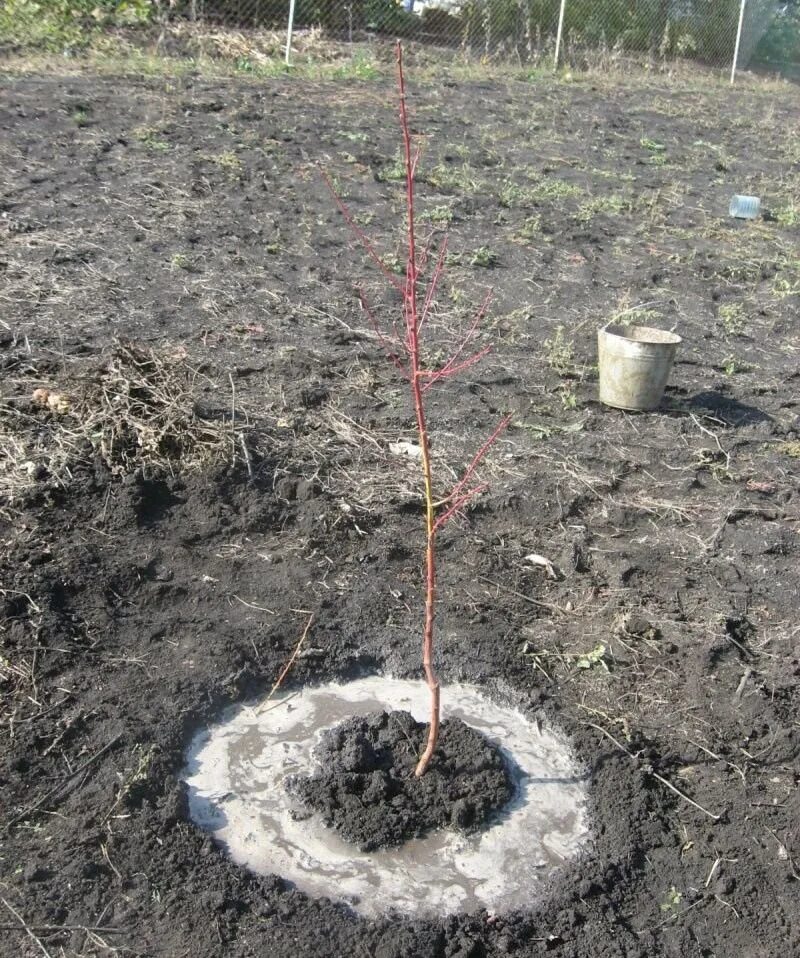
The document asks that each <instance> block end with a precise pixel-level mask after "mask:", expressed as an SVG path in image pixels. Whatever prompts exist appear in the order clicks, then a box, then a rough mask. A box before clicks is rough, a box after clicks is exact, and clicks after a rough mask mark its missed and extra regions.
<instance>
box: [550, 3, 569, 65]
mask: <svg viewBox="0 0 800 958" xmlns="http://www.w3.org/2000/svg"><path fill="white" fill-rule="evenodd" d="M566 6H567V0H561V9H560V10H559V11H558V30H557V32H556V53H555V56H554V58H553V69H554V70H557V69H558V57H559V54H560V53H561V34H562V33H563V32H564V9H565V7H566Z"/></svg>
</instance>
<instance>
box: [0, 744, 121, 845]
mask: <svg viewBox="0 0 800 958" xmlns="http://www.w3.org/2000/svg"><path fill="white" fill-rule="evenodd" d="M121 738H122V734H120V735H115V736H114V738H112V739H111V741H110V742H108V743H107V744H106V745H104V746H103V747H102V748H101V749H100V751H99V752H95V753H94V755H92V757H91V758H87V759H86V761H85V762H83V763H82V764H81V765H79V766H78V767H77V768H75V769H73V770H72V771H71V772H70V773H69V775H67V776H65V777H64V778H63V779H62V780H61V781H60V782H59V783H58V785H54V786H53V787H52V788H51V789H49V790H48V791H46V792H45V793H44V795H42V797H41V798H40V799H39V800H38V801H37V802H34V804H33V805H31V806H30V808H26V809H25V811H24V812H20V813H19V815H16V816H15V817H14V818H12V819H11V821H10V822H8V824H7V825H6V827H5V831H6V832H8V831H10V830H11V829H12V828H13V827H14V826H15V825H16V824H17V822H21V821H22V820H23V819H25V818H27V817H28V816H29V815H32V814H33V813H34V812H36V811H38V810H39V809H40V808H41V807H42V805H44V804H45V802H47V801H48V800H49V799H51V798H52V797H53V795H56V794H57V793H58V792H60V791H61V789H62V788H64V786H65V785H67V784H68V783H69V782H70V781H71V780H72V779H74V778H76V777H77V776H78V775H80V774H81V772H85V771H86V769H87V768H89V766H90V765H94V763H95V762H96V761H97V760H98V759H99V758H100V757H101V756H103V755H105V753H106V752H107V751H108V750H109V749H111V748H113V747H114V746H115V745H116V744H117V742H118V741H119V740H120V739H121Z"/></svg>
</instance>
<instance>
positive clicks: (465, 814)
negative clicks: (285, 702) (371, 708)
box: [287, 712, 514, 852]
mask: <svg viewBox="0 0 800 958" xmlns="http://www.w3.org/2000/svg"><path fill="white" fill-rule="evenodd" d="M427 728H428V726H427V725H426V724H425V723H424V722H417V721H416V720H415V719H414V716H413V715H411V713H410V712H373V713H372V714H370V715H367V716H362V717H353V718H350V719H347V720H346V721H344V722H340V723H339V724H338V725H336V726H334V727H333V728H332V729H329V730H328V731H326V732H325V734H324V735H323V737H322V741H321V742H320V744H319V745H318V746H317V748H316V750H315V755H314V759H315V761H316V762H317V763H318V766H317V767H315V768H314V770H313V772H312V773H311V774H310V775H299V776H296V777H295V778H294V779H293V780H290V781H289V782H287V786H288V788H289V790H290V792H291V793H292V795H293V796H294V797H296V798H297V799H299V801H300V803H301V806H303V807H304V808H303V809H302V811H301V814H310V813H311V812H317V813H319V814H320V815H321V817H322V820H323V821H324V822H325V824H326V825H328V826H329V827H330V828H333V829H335V830H336V832H337V833H338V834H339V835H341V836H342V838H344V839H345V841H348V842H351V843H352V844H354V845H355V846H356V847H357V848H360V849H361V850H362V851H366V852H368V851H373V850H374V849H376V848H384V847H386V846H389V845H400V844H402V843H403V842H405V841H408V840H409V839H411V838H418V837H420V836H422V835H425V834H427V833H428V832H430V831H433V830H434V829H436V828H453V829H455V830H457V831H461V832H466V833H470V832H476V831H479V830H480V829H481V828H482V827H485V825H486V821H487V819H488V818H489V816H490V815H491V814H492V813H493V812H498V811H499V810H500V809H501V808H503V806H504V805H507V804H508V802H509V801H510V800H511V798H512V796H513V794H514V780H513V778H512V775H511V769H510V768H509V767H508V765H507V763H506V761H505V759H504V758H503V755H502V753H501V751H500V749H499V748H498V746H497V745H495V744H493V743H492V742H490V741H489V739H487V738H486V736H485V735H483V734H482V733H481V732H479V731H477V729H473V728H470V727H469V725H465V724H464V723H463V722H462V721H461V719H457V718H451V719H445V720H444V721H443V722H442V726H441V733H440V736H439V741H438V743H437V746H436V752H435V753H434V755H433V759H432V760H431V764H430V767H429V768H428V770H427V771H426V773H425V774H424V775H422V776H421V777H419V778H418V777H417V776H416V775H415V774H414V770H415V769H416V766H417V762H418V759H419V756H420V755H421V754H422V752H423V750H424V749H425V743H426V741H427Z"/></svg>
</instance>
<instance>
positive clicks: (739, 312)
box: [717, 303, 747, 336]
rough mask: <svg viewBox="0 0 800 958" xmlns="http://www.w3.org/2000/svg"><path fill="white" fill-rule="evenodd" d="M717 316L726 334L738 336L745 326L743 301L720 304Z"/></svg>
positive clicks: (745, 317)
mask: <svg viewBox="0 0 800 958" xmlns="http://www.w3.org/2000/svg"><path fill="white" fill-rule="evenodd" d="M717 316H718V318H719V321H720V322H721V323H722V328H723V329H724V330H725V332H726V333H727V334H728V336H740V335H741V334H742V333H743V332H744V330H745V328H746V326H747V313H746V312H745V308H744V304H743V303H726V304H725V305H724V306H720V308H719V310H718V312H717Z"/></svg>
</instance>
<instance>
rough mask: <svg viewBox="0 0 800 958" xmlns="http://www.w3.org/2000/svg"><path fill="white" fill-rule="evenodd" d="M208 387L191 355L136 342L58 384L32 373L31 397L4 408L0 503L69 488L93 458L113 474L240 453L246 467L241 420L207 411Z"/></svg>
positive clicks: (175, 467)
mask: <svg viewBox="0 0 800 958" xmlns="http://www.w3.org/2000/svg"><path fill="white" fill-rule="evenodd" d="M22 385H24V383H23V384H22ZM202 385H205V386H213V383H212V382H211V380H210V379H208V378H207V377H205V376H203V375H202V374H201V373H200V372H199V371H198V370H197V369H196V368H195V367H193V366H192V365H191V364H190V363H189V362H188V361H187V360H186V357H185V355H184V354H182V353H173V354H171V355H170V354H168V353H165V352H164V351H158V350H154V349H150V348H146V347H143V346H139V345H136V344H134V343H130V342H117V343H116V344H115V345H114V348H113V350H112V352H111V354H110V355H109V356H108V357H107V358H106V359H105V360H104V361H103V362H102V363H101V364H100V365H99V366H96V367H94V368H92V369H89V370H86V371H84V372H83V373H81V374H79V375H73V376H72V377H69V378H65V379H64V381H62V382H59V383H58V384H55V383H50V384H49V385H47V386H44V385H42V384H41V380H33V379H31V381H30V386H31V387H32V388H31V389H30V390H29V391H28V398H27V399H19V398H18V399H15V400H14V401H13V402H6V403H5V404H3V405H0V503H2V502H4V501H5V502H6V503H11V502H13V501H14V500H15V499H17V498H19V497H20V496H21V495H23V494H24V493H25V492H26V491H28V490H29V489H31V488H32V487H33V486H35V485H36V484H37V483H38V482H41V481H44V480H50V481H55V482H57V483H60V484H62V485H66V484H67V483H68V482H69V481H70V480H71V478H72V474H73V471H74V469H75V468H76V467H77V466H79V465H81V464H83V465H85V464H87V463H88V462H90V461H91V460H92V459H94V458H96V457H99V459H100V460H101V462H102V463H103V464H104V465H105V467H106V468H107V469H108V470H109V471H110V472H111V473H112V474H113V475H121V474H125V473H127V472H131V471H133V470H135V469H140V468H141V469H145V470H147V471H153V472H169V473H175V472H177V471H187V470H195V469H199V468H203V467H208V466H210V465H213V464H215V463H218V462H223V461H225V460H226V459H227V460H231V459H232V460H233V461H234V462H235V461H236V459H237V457H238V458H240V459H242V458H243V459H244V460H245V461H246V462H247V463H248V464H249V457H248V455H247V447H246V444H245V433H244V431H243V425H244V418H242V421H241V424H239V423H237V421H236V417H235V415H234V413H233V411H232V410H229V411H226V412H223V411H221V410H214V409H210V408H208V409H205V408H203V406H202V405H201V402H200V398H201V386H202ZM33 387H35V388H33Z"/></svg>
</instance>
